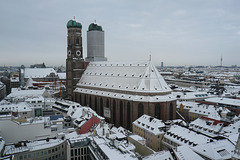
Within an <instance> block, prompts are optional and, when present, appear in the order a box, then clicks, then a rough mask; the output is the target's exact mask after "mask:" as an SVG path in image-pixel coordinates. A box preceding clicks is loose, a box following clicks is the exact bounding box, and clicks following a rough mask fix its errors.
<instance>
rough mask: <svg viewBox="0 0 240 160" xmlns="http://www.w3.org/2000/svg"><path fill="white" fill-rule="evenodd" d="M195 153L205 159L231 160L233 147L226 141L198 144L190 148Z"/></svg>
mask: <svg viewBox="0 0 240 160" xmlns="http://www.w3.org/2000/svg"><path fill="white" fill-rule="evenodd" d="M192 149H193V150H194V151H195V152H196V153H198V154H200V155H203V156H204V157H207V158H208V159H215V160H221V159H231V158H232V155H233V153H234V152H233V151H234V149H235V146H234V145H233V144H232V143H231V142H230V141H228V140H227V139H225V140H218V141H215V142H211V143H205V144H200V145H198V146H196V147H193V148H192Z"/></svg>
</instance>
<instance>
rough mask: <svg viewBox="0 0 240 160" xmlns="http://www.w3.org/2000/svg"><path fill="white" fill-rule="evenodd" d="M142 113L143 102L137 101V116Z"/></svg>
mask: <svg viewBox="0 0 240 160" xmlns="http://www.w3.org/2000/svg"><path fill="white" fill-rule="evenodd" d="M142 115H143V104H142V103H139V104H138V118H139V117H141V116H142Z"/></svg>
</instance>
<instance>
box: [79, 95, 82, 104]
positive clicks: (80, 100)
mask: <svg viewBox="0 0 240 160" xmlns="http://www.w3.org/2000/svg"><path fill="white" fill-rule="evenodd" d="M79 103H80V104H82V95H81V94H80V95H79Z"/></svg>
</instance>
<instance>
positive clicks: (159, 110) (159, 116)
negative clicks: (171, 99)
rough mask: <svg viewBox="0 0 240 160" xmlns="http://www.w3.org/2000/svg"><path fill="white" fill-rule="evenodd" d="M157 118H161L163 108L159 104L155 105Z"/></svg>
mask: <svg viewBox="0 0 240 160" xmlns="http://www.w3.org/2000/svg"><path fill="white" fill-rule="evenodd" d="M155 117H156V118H157V119H160V118H161V106H160V104H159V103H157V104H155Z"/></svg>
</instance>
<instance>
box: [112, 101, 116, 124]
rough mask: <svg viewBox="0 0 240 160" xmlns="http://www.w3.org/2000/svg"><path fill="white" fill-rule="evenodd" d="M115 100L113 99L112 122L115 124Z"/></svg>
mask: <svg viewBox="0 0 240 160" xmlns="http://www.w3.org/2000/svg"><path fill="white" fill-rule="evenodd" d="M116 116H117V115H116V101H115V100H113V124H115V125H116Z"/></svg>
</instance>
